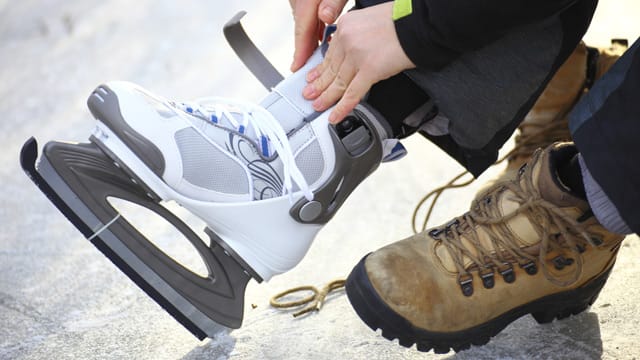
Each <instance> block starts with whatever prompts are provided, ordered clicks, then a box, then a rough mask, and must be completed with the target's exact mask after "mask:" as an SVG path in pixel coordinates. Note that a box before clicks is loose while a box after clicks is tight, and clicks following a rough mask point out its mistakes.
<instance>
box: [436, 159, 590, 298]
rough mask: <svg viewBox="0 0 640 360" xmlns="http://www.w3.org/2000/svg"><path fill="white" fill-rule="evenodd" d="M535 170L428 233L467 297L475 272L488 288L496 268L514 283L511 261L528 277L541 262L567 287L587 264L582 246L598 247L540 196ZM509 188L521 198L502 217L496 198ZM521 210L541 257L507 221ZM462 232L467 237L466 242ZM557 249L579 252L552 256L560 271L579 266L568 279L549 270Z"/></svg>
mask: <svg viewBox="0 0 640 360" xmlns="http://www.w3.org/2000/svg"><path fill="white" fill-rule="evenodd" d="M539 154H540V151H538V152H536V153H535V154H534V158H535V157H537V156H539ZM531 172H532V169H531V168H529V167H525V168H524V171H523V172H522V173H521V174H520V176H519V177H518V179H517V180H515V181H510V182H503V183H501V184H499V185H496V187H494V190H493V191H487V192H486V195H485V197H484V198H482V199H479V200H475V201H474V202H473V204H472V206H471V210H469V211H468V212H467V213H465V214H463V215H462V216H460V217H457V218H455V219H454V220H452V221H450V222H449V223H448V224H447V225H445V226H444V228H436V229H433V230H431V231H430V232H429V236H431V238H433V239H435V240H437V241H441V243H442V244H443V245H444V246H445V247H446V249H447V251H448V252H449V254H450V255H451V258H452V260H453V263H454V264H455V267H456V270H457V272H458V274H459V275H458V283H459V284H460V287H461V290H462V293H463V294H464V295H465V296H471V295H472V294H473V285H472V278H473V276H472V272H473V271H477V272H478V274H479V276H480V278H481V279H482V283H483V285H484V287H485V288H487V289H490V288H492V287H493V286H494V269H495V270H497V272H498V273H500V275H502V278H503V280H504V281H505V282H507V283H512V282H514V281H515V280H516V279H515V272H514V270H513V264H516V263H517V264H518V265H519V266H520V267H521V268H522V269H524V270H525V272H526V273H527V274H529V275H535V274H536V273H537V271H538V266H536V263H539V267H540V268H541V269H542V272H543V274H544V276H545V277H546V278H547V279H548V280H549V281H550V282H552V283H553V284H555V285H557V286H561V287H565V286H569V285H571V284H573V283H575V282H576V281H577V280H578V278H579V276H580V274H581V273H582V266H583V263H582V257H581V256H579V255H580V252H582V251H584V246H583V244H585V243H587V244H590V245H591V246H594V247H596V246H598V245H599V244H597V243H595V241H594V240H593V239H592V238H591V237H590V236H589V234H588V233H587V231H586V230H585V228H584V226H583V225H581V224H580V223H579V222H578V221H577V220H575V219H573V218H572V217H570V216H568V215H567V214H565V213H564V212H563V211H562V210H561V209H559V208H558V207H557V206H556V205H554V204H552V203H550V202H548V201H546V200H544V199H543V198H542V197H541V196H540V194H539V192H538V191H537V190H536V189H535V188H534V185H533V177H532V174H531ZM507 190H509V191H510V192H511V194H509V195H505V196H511V198H510V200H513V201H516V202H518V203H519V204H520V206H519V207H518V208H517V209H516V210H515V211H513V212H511V213H509V214H504V215H503V214H502V213H501V209H500V207H499V205H498V197H499V196H500V195H501V194H502V193H503V192H505V191H507ZM520 214H523V215H525V216H526V217H527V218H528V219H529V222H530V223H531V225H532V226H533V228H534V230H535V232H536V233H537V235H538V237H539V239H540V244H539V249H538V250H537V252H538V256H537V257H536V256H535V254H531V253H530V252H531V250H529V252H527V249H526V248H523V247H522V246H521V244H519V243H518V242H517V236H515V234H514V233H513V232H512V230H511V228H509V227H508V226H507V225H506V223H507V222H508V221H509V220H510V219H512V218H514V217H516V216H518V215H520ZM480 227H482V229H483V230H484V233H485V234H486V237H487V238H488V239H489V243H490V244H489V246H486V245H485V244H483V243H482V242H481V241H480V236H479V234H478V229H479V228H480ZM552 228H554V229H558V232H559V234H557V233H551V232H550V229H552ZM463 235H464V240H466V241H463ZM554 250H559V251H561V252H563V251H566V250H568V251H570V252H571V253H572V254H575V256H572V258H573V259H575V261H574V260H572V259H571V258H565V257H564V256H556V258H554V259H553V260H552V263H553V264H554V266H555V267H556V269H558V270H561V269H562V268H564V267H565V266H568V265H572V264H573V263H574V262H575V264H576V266H575V268H574V270H573V272H572V273H571V275H570V277H569V278H566V277H564V276H563V278H559V277H558V276H557V275H554V274H552V273H551V272H550V270H549V268H548V266H549V265H548V260H547V256H548V254H549V253H550V252H552V251H554ZM465 258H466V259H469V260H471V263H472V264H471V265H467V266H465ZM560 258H562V259H560ZM560 260H562V261H560ZM559 262H562V264H559ZM467 263H468V260H467Z"/></svg>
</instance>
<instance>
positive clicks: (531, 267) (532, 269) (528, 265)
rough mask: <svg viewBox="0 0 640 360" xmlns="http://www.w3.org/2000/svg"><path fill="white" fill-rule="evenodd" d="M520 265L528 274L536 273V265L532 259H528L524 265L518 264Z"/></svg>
mask: <svg viewBox="0 0 640 360" xmlns="http://www.w3.org/2000/svg"><path fill="white" fill-rule="evenodd" d="M520 267H521V268H522V269H524V271H525V272H526V273H527V274H529V275H535V274H537V273H538V267H537V266H536V263H535V262H533V261H530V262H528V263H526V264H524V265H520Z"/></svg>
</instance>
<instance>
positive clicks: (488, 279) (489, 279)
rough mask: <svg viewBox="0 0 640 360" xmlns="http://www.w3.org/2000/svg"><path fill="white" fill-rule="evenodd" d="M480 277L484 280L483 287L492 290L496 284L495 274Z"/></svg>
mask: <svg viewBox="0 0 640 360" xmlns="http://www.w3.org/2000/svg"><path fill="white" fill-rule="evenodd" d="M480 277H481V278H482V285H484V288H485V289H491V288H493V286H494V285H495V284H496V281H495V279H494V276H493V272H490V273H486V274H481V275H480Z"/></svg>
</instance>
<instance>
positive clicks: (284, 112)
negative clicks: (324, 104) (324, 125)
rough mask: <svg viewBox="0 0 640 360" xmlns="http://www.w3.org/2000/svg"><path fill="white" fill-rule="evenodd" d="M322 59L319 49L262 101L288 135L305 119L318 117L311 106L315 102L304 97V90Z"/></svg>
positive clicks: (261, 103)
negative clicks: (309, 73) (307, 77)
mask: <svg viewBox="0 0 640 360" xmlns="http://www.w3.org/2000/svg"><path fill="white" fill-rule="evenodd" d="M322 58H323V56H322V51H321V48H318V49H317V50H316V51H315V52H314V53H313V55H312V56H311V58H309V60H308V61H307V63H306V64H305V65H304V66H303V67H302V68H301V69H299V70H298V71H296V72H295V73H293V74H291V75H289V76H288V77H286V78H285V79H284V80H282V81H281V82H280V83H279V84H278V85H276V87H275V88H273V89H272V91H271V93H269V95H267V96H266V97H265V98H264V99H262V101H260V105H262V106H263V107H264V108H265V109H267V110H268V111H269V112H270V113H271V114H273V116H274V117H275V118H276V119H278V121H280V123H281V124H282V127H283V128H284V131H285V132H286V133H288V132H290V131H291V130H293V129H295V128H297V127H298V126H300V124H301V123H302V122H303V121H304V120H305V119H307V120H311V119H313V118H315V117H316V116H317V112H316V111H315V110H314V109H313V106H311V104H312V103H313V101H310V100H307V99H305V98H304V97H303V96H302V89H304V87H305V86H306V85H307V80H306V76H307V73H308V72H309V71H311V69H313V68H314V67H315V66H317V65H318V64H320V62H322Z"/></svg>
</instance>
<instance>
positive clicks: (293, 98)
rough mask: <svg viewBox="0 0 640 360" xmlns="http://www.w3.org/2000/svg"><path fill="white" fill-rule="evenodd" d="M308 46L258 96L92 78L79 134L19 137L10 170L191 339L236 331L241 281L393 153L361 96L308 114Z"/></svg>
mask: <svg viewBox="0 0 640 360" xmlns="http://www.w3.org/2000/svg"><path fill="white" fill-rule="evenodd" d="M236 20H239V18H237V19H236ZM237 24H238V23H237ZM237 24H236V25H237ZM233 29H235V30H236V33H237V31H238V30H241V28H238V27H237V26H236V27H235V28H232V30H233ZM232 33H233V32H232ZM245 45H246V44H245ZM250 45H252V44H250ZM322 54H323V51H322V48H320V49H318V50H317V51H316V53H315V54H314V55H313V57H312V58H311V59H310V60H309V62H308V63H307V65H306V66H305V67H304V68H303V69H301V70H299V71H298V72H296V73H294V74H292V75H291V76H289V77H288V78H286V79H284V80H282V81H281V82H279V83H278V84H277V86H275V88H274V89H273V91H272V92H271V93H270V94H268V95H267V96H266V98H265V99H263V100H262V101H261V103H260V104H259V105H257V104H251V103H249V102H245V101H239V100H230V99H225V98H207V99H200V100H196V101H191V102H176V101H170V100H166V99H163V98H161V97H159V96H156V95H153V94H152V93H150V92H148V91H146V90H144V89H142V88H141V87H139V86H136V85H134V84H131V83H126V82H111V83H107V84H104V85H101V86H99V87H98V88H97V89H96V90H95V91H94V92H93V93H92V94H91V95H90V97H89V100H88V106H89V108H90V110H91V113H92V114H93V115H94V117H95V118H96V120H97V124H96V128H95V130H94V132H93V134H92V135H91V136H90V138H89V142H88V143H68V142H49V143H47V144H46V145H45V147H44V149H43V151H42V155H41V156H40V158H39V161H38V159H37V158H38V150H37V144H36V142H35V140H34V139H30V140H29V141H27V143H26V144H25V146H24V147H23V150H22V154H21V161H22V166H23V168H24V169H25V171H26V172H27V173H28V174H29V176H30V177H31V179H32V180H33V181H34V182H35V183H36V184H37V185H38V187H39V188H40V189H41V190H42V191H43V192H44V193H45V194H46V195H47V196H48V197H49V199H50V200H51V201H52V202H53V203H54V204H55V205H56V206H57V207H58V209H59V210H60V211H61V212H62V213H64V215H65V216H66V217H67V218H68V219H69V220H70V221H71V222H72V223H73V224H74V225H75V226H76V227H77V228H78V229H79V230H80V231H81V232H82V233H83V235H84V236H86V237H87V238H88V239H89V240H90V241H91V242H92V243H93V244H94V245H95V246H96V247H98V248H99V249H100V250H101V251H102V252H103V253H104V254H105V255H106V256H107V257H108V258H109V259H110V260H111V261H112V262H113V263H114V264H116V265H117V266H118V267H119V268H120V269H121V270H122V271H123V272H124V273H126V274H127V275H128V276H129V277H130V278H131V279H132V280H133V281H134V282H136V283H137V284H138V286H140V287H141V288H142V289H143V290H145V291H146V292H147V294H148V295H150V296H151V297H152V298H153V299H154V300H155V301H156V302H158V303H159V304H160V305H162V306H163V307H164V309H165V310H167V311H168V312H169V313H170V314H171V315H173V316H174V317H175V318H176V319H177V320H178V321H179V322H180V323H182V324H183V325H184V326H185V327H186V328H187V329H188V330H190V331H191V332H192V333H193V334H194V335H196V336H197V337H198V338H200V339H203V338H205V337H207V336H213V335H215V334H216V333H217V332H218V331H219V329H220V325H223V326H226V327H230V328H237V327H239V326H240V325H241V322H242V315H243V307H244V292H245V287H246V285H247V283H248V281H249V280H250V279H251V278H253V279H255V280H256V281H258V282H261V281H263V280H268V279H270V278H271V277H272V276H274V275H277V274H280V273H283V272H285V271H288V270H289V269H291V268H293V267H294V266H295V265H296V264H297V263H298V262H299V261H300V260H301V259H302V258H303V256H304V255H305V253H306V252H307V250H308V248H309V246H310V245H311V243H312V241H313V239H314V237H315V235H316V233H317V232H318V231H319V230H320V229H321V227H322V226H323V225H324V224H325V223H326V222H327V221H329V219H331V217H332V216H333V215H334V214H335V212H336V211H337V209H338V208H339V207H340V206H341V204H342V203H343V202H344V201H345V199H346V198H347V196H348V195H349V194H350V193H351V192H352V191H353V189H354V188H355V187H356V186H357V185H358V184H359V183H360V182H361V181H362V180H363V179H364V178H365V177H366V176H368V175H369V174H370V173H371V172H372V171H374V170H375V169H376V168H377V166H378V165H379V163H380V162H381V161H382V160H383V158H384V157H385V156H386V157H394V156H395V155H396V154H397V153H398V149H399V147H398V146H394V145H397V142H395V141H393V140H386V138H387V137H388V131H387V130H386V128H385V122H384V120H383V119H381V117H380V115H378V114H377V113H376V112H375V111H374V110H373V109H371V108H369V107H368V106H367V105H366V104H364V103H363V104H361V105H359V106H358V107H357V108H356V109H355V110H354V111H353V113H352V114H351V115H350V116H349V117H348V118H347V119H346V120H345V121H343V122H341V123H340V124H339V125H336V126H333V125H330V124H329V123H328V120H327V118H328V115H329V111H327V112H324V113H316V112H314V111H313V109H312V107H311V105H310V102H309V101H306V100H304V99H303V98H302V96H301V92H302V87H303V86H304V84H305V83H306V82H305V80H304V76H305V74H306V73H307V72H308V70H309V69H311V67H313V66H315V65H316V64H318V63H319V62H320V61H321V59H322ZM245 60H246V59H245ZM257 75H258V77H259V78H260V77H261V75H260V74H257ZM276 78H277V77H276ZM270 79H271V80H269V81H272V80H273V79H274V77H270ZM261 80H264V77H263V78H262V79H261ZM263 82H264V81H263ZM36 163H37V164H36ZM109 198H117V199H123V200H126V201H129V202H132V203H134V204H137V205H140V206H144V207H145V208H148V209H150V210H152V211H154V212H155V213H157V214H158V215H160V216H162V217H163V218H165V219H166V220H167V221H169V222H170V223H171V224H172V225H173V226H174V227H175V228H176V229H178V230H179V231H180V232H181V233H182V234H183V235H184V237H185V238H187V239H188V240H189V241H190V242H191V244H193V246H194V247H195V249H196V250H197V251H198V253H199V255H200V257H201V258H202V260H203V261H204V263H205V265H206V266H207V269H208V272H209V275H208V276H205V277H203V276H199V275H197V274H195V273H193V272H192V271H191V270H190V269H188V268H186V267H184V266H182V265H181V264H179V263H178V262H176V261H174V259H172V258H171V257H170V256H168V255H167V254H165V253H164V252H163V251H162V250H161V249H159V248H157V247H156V246H155V245H154V244H153V243H151V242H150V241H149V239H147V238H146V237H145V236H144V235H143V234H142V233H140V232H139V230H138V229H136V228H135V227H134V226H133V225H132V224H131V223H129V222H128V221H127V219H125V218H124V216H123V215H122V214H121V213H119V212H118V211H117V210H116V209H115V208H114V207H113V206H112V204H111V203H110V201H109ZM170 201H173V202H176V203H178V204H180V205H181V206H182V207H184V208H185V209H187V210H189V211H190V212H191V213H193V214H194V215H196V216H197V217H199V218H200V219H202V220H203V221H204V222H205V223H206V224H207V229H206V230H205V231H206V233H207V234H208V235H209V236H210V245H208V244H207V242H205V241H203V240H202V239H201V238H200V237H199V236H198V235H197V234H196V233H194V231H193V230H192V229H191V228H190V227H189V226H187V225H186V224H185V223H184V222H183V221H182V220H180V219H179V218H178V217H177V216H175V215H174V214H173V213H172V212H170V211H169V210H167V209H166V208H165V207H164V206H163V204H165V203H166V202H170Z"/></svg>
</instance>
